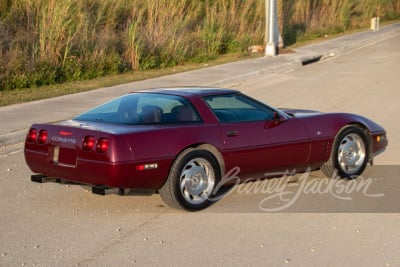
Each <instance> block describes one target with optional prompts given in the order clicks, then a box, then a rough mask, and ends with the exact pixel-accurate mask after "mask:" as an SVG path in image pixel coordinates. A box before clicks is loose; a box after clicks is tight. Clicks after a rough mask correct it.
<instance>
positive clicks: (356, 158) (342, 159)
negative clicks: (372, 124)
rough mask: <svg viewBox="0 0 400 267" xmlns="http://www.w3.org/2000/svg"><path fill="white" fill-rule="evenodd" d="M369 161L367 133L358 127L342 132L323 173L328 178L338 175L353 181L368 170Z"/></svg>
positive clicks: (322, 169)
mask: <svg viewBox="0 0 400 267" xmlns="http://www.w3.org/2000/svg"><path fill="white" fill-rule="evenodd" d="M368 159H369V143H368V138H367V136H366V133H365V132H364V131H363V130H362V129H360V128H359V127H356V126H348V127H346V128H344V129H343V130H341V131H340V132H339V134H338V135H337V136H336V138H335V142H334V143H333V147H332V152H331V156H330V158H329V160H328V161H327V162H326V163H325V164H324V165H322V167H321V171H322V172H323V173H324V174H325V175H326V176H328V177H334V176H336V175H338V176H340V177H342V178H349V179H353V178H356V177H357V176H359V175H360V174H361V173H362V172H363V171H364V170H365V168H366V166H367V164H368Z"/></svg>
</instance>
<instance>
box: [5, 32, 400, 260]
mask: <svg viewBox="0 0 400 267" xmlns="http://www.w3.org/2000/svg"><path fill="white" fill-rule="evenodd" d="M399 48H400V36H398V35H397V36H396V37H393V38H389V39H387V40H384V41H381V42H377V43H375V44H372V45H368V46H366V47H360V48H359V49H357V50H355V51H352V52H351V53H345V54H344V55H342V56H338V57H331V58H329V59H328V60H324V61H321V62H318V63H314V64H310V65H307V66H305V67H302V68H294V69H290V68H289V69H287V70H285V71H284V72H279V73H268V75H266V74H263V73H259V74H257V75H252V76H248V77H247V76H246V77H243V78H241V79H236V80H234V81H227V82H225V83H224V82H222V83H223V84H221V85H222V86H226V87H232V88H237V89H240V90H242V91H243V92H245V93H247V94H249V95H251V96H253V97H255V98H257V99H260V100H262V101H265V102H267V103H269V104H270V105H272V106H277V107H296V108H304V109H314V110H320V111H324V112H329V111H340V112H352V113H357V114H361V115H364V116H366V117H368V118H370V119H372V120H374V121H376V122H378V123H379V124H381V125H382V126H384V128H385V129H386V130H387V132H388V138H389V147H388V149H387V151H385V152H384V153H383V154H382V155H380V156H378V157H377V158H376V161H375V164H376V165H375V166H373V167H369V168H368V169H367V171H366V172H365V175H363V179H365V180H363V181H370V182H371V186H370V187H369V188H368V192H366V191H362V190H361V191H358V192H355V190H349V192H348V194H347V193H346V192H345V193H343V192H338V191H334V190H333V191H332V190H331V191H324V192H323V193H321V192H322V191H319V192H318V190H316V191H315V190H314V191H313V190H311V189H310V187H308V189H309V190H308V191H307V193H305V192H304V190H303V191H301V190H300V189H299V190H300V191H301V192H300V195H299V196H298V197H297V198H296V197H295V194H294V193H293V194H291V195H289V196H291V198H290V199H289V200H288V199H287V198H282V197H280V195H279V194H278V195H276V196H275V198H272V197H271V198H269V199H267V198H268V197H269V196H271V194H274V193H277V192H279V190H278V189H279V188H278V187H273V186H272V185H270V184H269V185H270V187H268V184H265V183H264V182H257V183H252V184H246V185H242V186H239V187H238V188H236V189H235V190H233V191H232V193H231V194H230V195H228V196H227V197H226V198H224V199H222V200H221V201H219V202H218V203H216V204H215V205H213V206H212V207H210V208H208V209H207V210H205V211H203V212H198V213H187V212H181V211H176V210H173V209H170V208H169V207H166V206H165V205H164V204H163V202H162V200H161V199H160V197H159V196H158V195H153V196H150V197H145V196H125V197H118V196H107V197H102V196H96V195H92V194H90V193H88V192H85V191H84V190H82V189H81V188H79V187H73V186H66V185H57V184H43V185H39V184H34V183H31V182H30V181H29V177H30V174H31V172H30V171H29V169H28V168H27V166H26V164H25V162H24V158H23V152H22V150H21V149H20V147H19V148H18V147H17V149H14V150H13V151H12V152H9V153H5V154H2V155H1V156H0V177H1V179H0V194H1V196H2V197H1V203H0V225H1V228H2V231H1V234H0V265H1V266H16V265H19V266H37V265H39V266H127V265H138V266H143V265H163V266H179V265H195V266H197V265H204V266H221V265H232V266H260V265H263V266H354V265H359V266H361V265H362V266H399V265H400V255H399V254H398V251H400V242H399V239H398V237H399V236H400V228H399V227H398V225H399V223H400V216H399V211H400V207H399V206H400V204H399V203H400V202H399V201H398V200H399V199H398V197H397V193H399V191H400V182H397V181H396V180H398V179H397V178H398V177H397V176H399V175H400V168H399V167H398V166H399V164H400V159H399V157H398V151H400V136H399V132H400V126H399V125H400V124H399V122H400V119H399V117H398V114H400V105H399V104H398V100H399V99H400V90H399V84H400V75H399V74H400V49H399ZM17 146H18V145H17ZM319 179H323V178H322V174H321V173H320V172H319V171H316V172H312V173H310V174H309V177H302V176H299V175H298V176H295V177H289V178H287V180H285V183H290V184H294V186H293V187H285V188H283V189H284V190H289V191H290V190H291V191H293V192H295V189H294V188H297V189H298V188H301V189H304V188H302V187H301V186H302V182H303V181H305V182H308V183H318V180H319ZM271 181H272V180H271ZM356 181H357V180H356ZM263 183H264V184H263ZM359 184H360V183H359ZM251 185H252V186H253V187H251ZM256 185H258V187H256ZM246 186H247V187H246ZM263 186H264V187H263ZM321 186H324V185H321ZM257 188H258V189H257ZM262 188H264V191H263V190H262ZM271 188H272V189H271ZM274 188H275V189H276V190H278V191H273V189H274ZM336 188H337V186H336ZM280 189H282V188H280ZM283 189H282V190H283ZM268 190H270V191H268ZM338 194H341V195H340V196H341V197H343V199H341V198H340V197H339V196H338ZM346 199H347V200H346ZM290 200H293V201H292V203H291V204H290V205H289V202H290ZM285 205H287V207H286V208H284V206H285ZM282 207H283V208H282ZM280 208H282V210H280V211H279V209H280ZM274 209H275V211H273V210H274ZM271 210H272V211H271Z"/></svg>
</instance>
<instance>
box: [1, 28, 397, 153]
mask: <svg viewBox="0 0 400 267" xmlns="http://www.w3.org/2000/svg"><path fill="white" fill-rule="evenodd" d="M397 35H400V23H395V24H391V25H387V26H384V27H381V28H380V29H379V31H376V32H372V31H370V30H366V31H363V32H359V33H355V34H350V35H345V36H342V37H338V38H335V39H329V40H325V41H321V42H318V43H315V44H311V45H305V46H302V47H300V48H297V49H294V51H295V52H294V53H289V54H282V55H278V56H276V57H260V58H256V59H246V60H241V61H237V62H232V63H227V64H222V65H217V66H213V67H206V66H205V67H204V68H201V69H198V70H194V71H188V72H184V73H178V74H173V75H168V76H163V77H159V78H154V79H149V80H144V81H139V82H132V83H127V84H123V85H117V86H112V87H106V88H100V89H96V90H91V91H87V92H82V93H77V94H72V95H66V96H61V97H55V98H51V99H44V100H39V101H33V102H27V103H23V104H16V105H10V106H5V107H0V125H1V126H0V149H3V148H6V147H8V146H11V145H15V144H18V143H21V142H23V141H24V139H25V135H26V132H27V130H28V129H29V127H30V125H31V124H32V123H43V122H54V121H60V120H65V119H69V118H72V117H73V116H75V115H77V114H80V113H81V112H84V111H85V110H87V109H89V108H90V107H94V106H96V105H98V104H101V103H103V102H105V101H107V100H110V99H112V98H114V97H117V96H120V95H122V94H125V93H128V92H132V91H136V90H140V89H148V88H154V87H174V86H215V87H235V84H240V83H241V81H245V80H248V79H250V78H251V77H254V76H259V75H263V76H267V75H271V74H273V73H282V72H289V71H292V70H295V69H298V68H301V67H302V66H304V65H307V64H310V63H313V62H317V61H320V60H326V59H329V58H332V57H337V56H344V55H345V54H346V53H349V52H351V51H354V50H357V49H359V48H362V47H364V46H368V45H371V44H374V43H377V42H380V41H383V40H386V39H389V38H392V37H394V36H397Z"/></svg>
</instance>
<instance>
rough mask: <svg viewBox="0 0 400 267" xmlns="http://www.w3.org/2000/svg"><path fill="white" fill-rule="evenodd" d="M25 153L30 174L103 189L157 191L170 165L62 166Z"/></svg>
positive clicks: (91, 163)
mask: <svg viewBox="0 0 400 267" xmlns="http://www.w3.org/2000/svg"><path fill="white" fill-rule="evenodd" d="M24 154H25V161H26V163H27V165H28V166H29V168H30V169H31V170H32V172H34V173H37V174H41V175H43V176H44V177H47V179H59V180H62V181H65V182H72V183H79V184H87V185H92V186H97V187H104V188H135V189H159V188H160V187H161V186H162V185H163V184H164V182H165V180H166V179H167V175H168V170H169V166H170V164H171V162H172V160H167V159H163V160H157V166H158V168H156V169H149V170H137V166H138V165H141V164H147V163H149V162H133V161H132V162H123V163H112V162H104V161H94V160H86V159H82V158H79V157H77V159H76V164H74V165H63V164H57V163H54V162H51V161H50V160H49V157H48V155H47V153H43V152H37V151H33V150H29V149H25V150H24ZM48 177H51V178H48ZM56 182H57V181H56Z"/></svg>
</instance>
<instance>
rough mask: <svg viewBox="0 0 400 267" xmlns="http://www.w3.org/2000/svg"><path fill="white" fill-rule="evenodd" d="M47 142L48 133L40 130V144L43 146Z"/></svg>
mask: <svg viewBox="0 0 400 267" xmlns="http://www.w3.org/2000/svg"><path fill="white" fill-rule="evenodd" d="M46 141H47V131H46V130H40V131H39V136H38V144H41V145H43V144H44V143H46Z"/></svg>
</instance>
